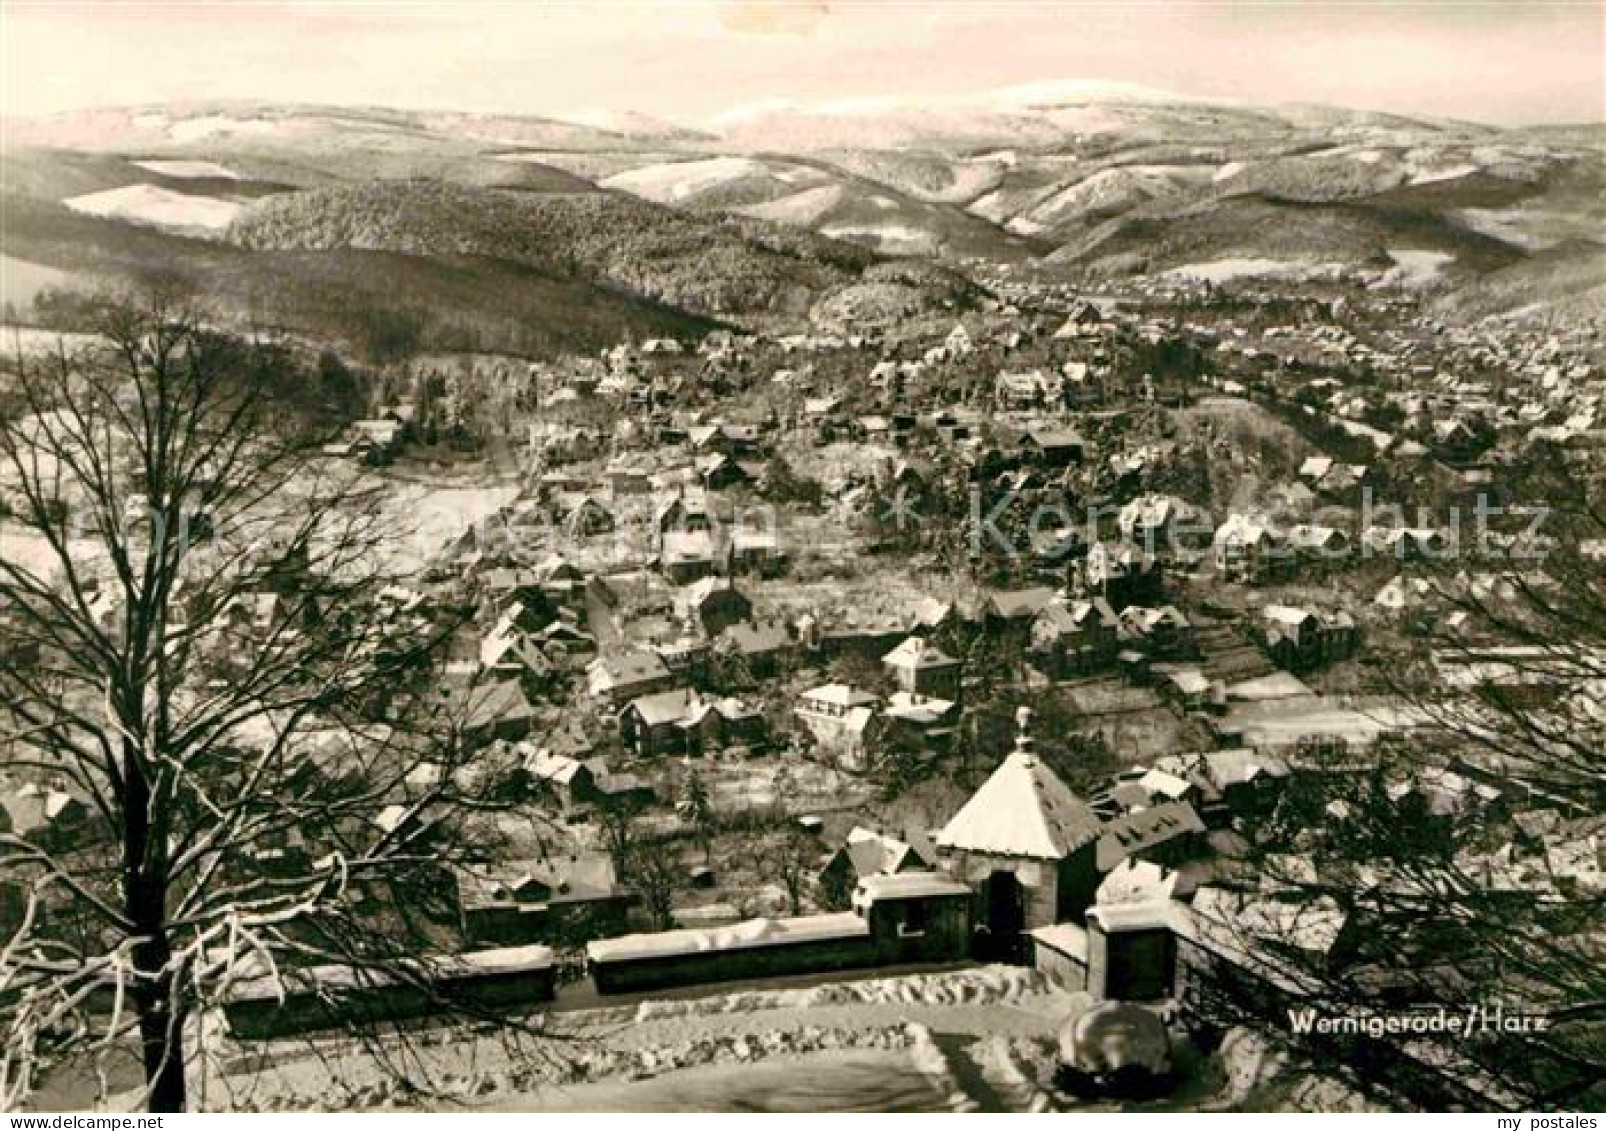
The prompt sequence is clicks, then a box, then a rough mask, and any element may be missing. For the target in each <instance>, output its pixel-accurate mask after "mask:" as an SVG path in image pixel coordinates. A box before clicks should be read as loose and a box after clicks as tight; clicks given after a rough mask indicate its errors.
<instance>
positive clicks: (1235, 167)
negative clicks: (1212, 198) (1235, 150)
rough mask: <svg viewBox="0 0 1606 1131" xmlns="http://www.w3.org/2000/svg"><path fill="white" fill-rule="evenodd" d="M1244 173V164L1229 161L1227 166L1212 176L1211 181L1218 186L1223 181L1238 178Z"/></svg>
mask: <svg viewBox="0 0 1606 1131" xmlns="http://www.w3.org/2000/svg"><path fill="white" fill-rule="evenodd" d="M1243 171H1244V163H1243V162H1242V161H1228V162H1227V163H1226V164H1225V165H1223V166H1221V168H1219V169H1217V170H1216V171H1215V172H1214V173H1212V174H1211V175H1210V179H1211V180H1212V181H1214V182H1216V183H1217V184H1220V183H1221V182H1222V181H1225V180H1229V179H1230V178H1232V177H1236V176H1237V175H1238V174H1239V173H1241V172H1243Z"/></svg>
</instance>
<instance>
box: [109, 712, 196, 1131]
mask: <svg viewBox="0 0 1606 1131" xmlns="http://www.w3.org/2000/svg"><path fill="white" fill-rule="evenodd" d="M123 767H124V770H123V773H124V791H125V794H124V798H123V802H124V804H123V907H124V910H125V911H126V912H127V914H128V920H129V922H130V923H131V924H132V925H133V931H132V932H131V933H132V935H133V938H134V940H135V941H134V947H133V959H134V986H133V999H134V1008H135V1010H136V1011H137V1012H138V1014H139V1040H140V1057H141V1060H142V1061H143V1063H144V1066H145V1085H146V1088H147V1089H148V1090H149V1099H148V1101H147V1105H146V1106H147V1109H148V1110H150V1111H159V1112H182V1111H183V1110H184V1107H185V1094H184V1031H183V1030H184V1026H183V1020H184V1007H183V1002H182V999H181V997H180V989H179V983H178V977H177V974H176V972H175V971H174V970H173V969H172V968H171V962H172V958H173V948H172V944H171V943H170V942H169V940H168V936H167V882H166V881H167V876H166V859H167V853H166V845H165V843H164V841H162V840H158V841H156V844H155V846H154V847H156V848H157V851H155V852H152V851H151V848H152V847H153V845H152V844H151V838H152V837H153V836H157V837H162V836H165V834H164V833H162V832H161V831H160V827H159V826H158V828H156V829H153V828H152V825H151V790H150V783H149V782H148V781H147V779H146V777H145V774H144V770H143V767H142V766H141V765H140V763H139V761H138V758H137V755H136V752H135V750H134V748H133V746H132V744H129V745H128V746H126V747H125V750H124V756H123Z"/></svg>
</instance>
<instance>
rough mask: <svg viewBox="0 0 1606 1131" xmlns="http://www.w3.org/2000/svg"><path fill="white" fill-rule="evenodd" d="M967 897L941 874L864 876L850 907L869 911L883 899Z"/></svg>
mask: <svg viewBox="0 0 1606 1131" xmlns="http://www.w3.org/2000/svg"><path fill="white" fill-rule="evenodd" d="M969 894H970V888H968V887H966V886H965V885H964V884H962V883H960V882H959V881H958V880H954V879H950V878H949V877H948V876H945V875H943V874H942V873H941V872H894V873H889V874H882V875H874V876H866V877H864V879H862V880H860V881H859V890H858V891H856V892H854V893H853V906H854V907H869V906H871V905H872V904H874V903H876V902H878V901H879V900H883V899H932V898H936V897H939V896H951V895H966V896H968V895H969Z"/></svg>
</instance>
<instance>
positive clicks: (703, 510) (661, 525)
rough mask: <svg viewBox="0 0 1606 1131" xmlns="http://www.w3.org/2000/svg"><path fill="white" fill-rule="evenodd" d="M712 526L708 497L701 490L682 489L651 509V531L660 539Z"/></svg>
mask: <svg viewBox="0 0 1606 1131" xmlns="http://www.w3.org/2000/svg"><path fill="white" fill-rule="evenodd" d="M713 525H714V520H713V515H712V512H711V511H710V510H709V507H708V496H707V494H705V493H704V492H703V491H701V490H690V491H688V490H686V489H684V488H682V489H680V490H678V491H676V492H675V493H674V494H673V495H670V496H668V497H667V498H665V499H662V500H660V501H659V503H658V505H657V506H656V507H654V508H653V516H652V526H653V531H654V533H655V534H657V535H658V536H660V537H662V536H663V535H666V534H669V533H671V532H674V533H682V534H690V533H697V532H700V531H706V530H709V529H711V528H712V526H713Z"/></svg>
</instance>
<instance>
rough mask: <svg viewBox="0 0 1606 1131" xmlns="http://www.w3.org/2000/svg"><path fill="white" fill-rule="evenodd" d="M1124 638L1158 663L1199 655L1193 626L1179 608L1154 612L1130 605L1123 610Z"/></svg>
mask: <svg viewBox="0 0 1606 1131" xmlns="http://www.w3.org/2000/svg"><path fill="white" fill-rule="evenodd" d="M1120 633H1121V638H1122V640H1123V641H1125V642H1126V643H1127V644H1128V645H1132V646H1136V647H1138V648H1140V649H1142V651H1143V652H1144V653H1145V654H1146V655H1148V656H1151V657H1153V658H1156V659H1168V658H1178V657H1187V656H1192V655H1194V654H1196V652H1197V648H1196V647H1195V643H1194V634H1193V625H1192V623H1191V622H1189V620H1188V618H1187V616H1185V615H1184V614H1183V612H1182V611H1181V610H1180V609H1178V608H1177V607H1176V606H1175V605H1161V606H1159V607H1158V608H1151V607H1147V606H1144V605H1128V606H1127V607H1126V608H1124V609H1122V610H1121V615H1120Z"/></svg>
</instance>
